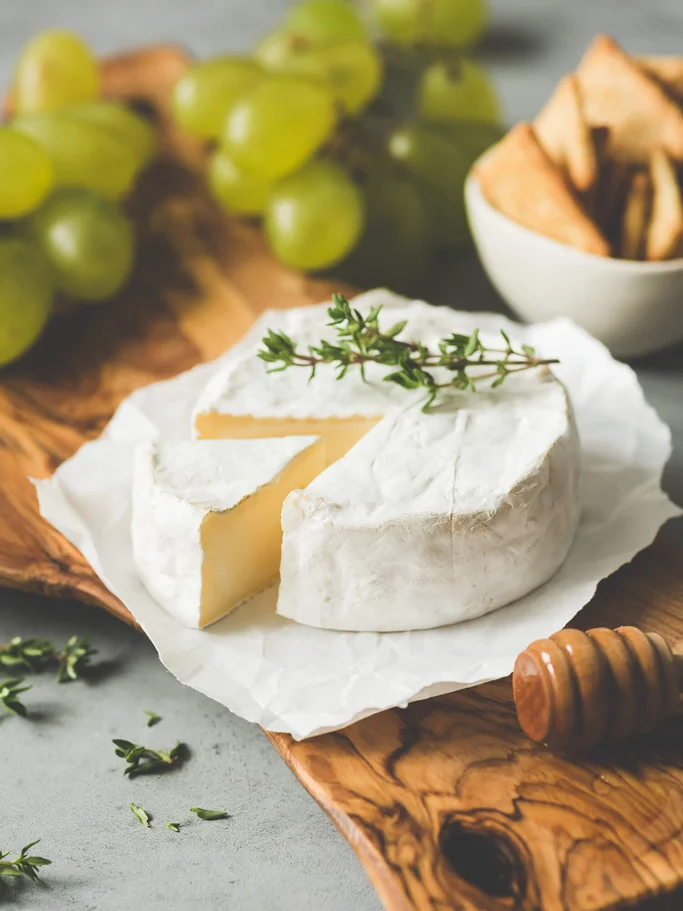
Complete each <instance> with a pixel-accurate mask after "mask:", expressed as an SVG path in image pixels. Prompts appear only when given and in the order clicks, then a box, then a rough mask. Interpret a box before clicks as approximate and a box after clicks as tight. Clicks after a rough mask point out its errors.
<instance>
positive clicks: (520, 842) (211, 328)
mask: <svg viewBox="0 0 683 911" xmlns="http://www.w3.org/2000/svg"><path fill="white" fill-rule="evenodd" d="M186 66H187V58H186V56H185V55H184V53H183V52H182V51H180V50H177V49H171V48H166V47H160V48H148V49H146V50H144V51H140V52H135V53H133V54H129V55H124V56H120V57H117V58H116V59H113V60H110V61H108V62H106V63H105V65H104V68H103V69H104V81H105V85H106V87H107V91H108V93H109V94H110V95H111V96H112V97H118V98H126V99H131V100H134V101H137V102H140V103H141V104H142V105H143V106H145V107H146V108H147V109H149V110H150V112H151V113H152V114H153V115H154V116H155V117H156V119H157V122H158V125H159V129H160V133H161V136H162V144H163V149H164V158H163V160H161V161H160V162H159V163H158V164H157V165H156V166H155V167H154V168H153V169H152V170H151V171H150V172H149V173H148V174H147V175H145V176H144V178H143V179H142V181H141V183H140V186H139V187H138V189H137V191H136V193H135V195H134V198H133V199H132V200H131V204H130V211H131V215H132V216H133V218H134V219H135V222H136V225H137V229H138V235H139V256H138V265H137V268H136V271H135V275H134V277H133V280H132V282H131V285H130V287H129V288H128V289H126V291H125V293H124V294H122V296H121V297H120V299H119V300H117V301H114V302H112V303H111V304H108V305H107V306H104V307H94V308H92V309H90V310H82V311H80V312H78V313H75V314H71V315H69V316H62V317H59V318H57V319H55V320H54V321H53V323H52V324H51V325H50V327H49V329H48V331H47V333H46V335H45V337H44V338H43V339H42V340H41V342H40V344H39V345H38V346H37V347H36V348H35V349H34V350H33V351H32V352H31V353H30V354H29V355H28V356H27V357H26V358H25V359H24V360H22V361H21V362H20V363H18V364H17V365H15V366H14V367H12V368H11V369H9V370H6V371H4V372H3V373H2V374H1V375H0V477H1V478H2V483H1V484H0V582H1V583H3V584H5V585H11V586H15V587H17V588H23V589H28V590H33V591H39V592H44V593H47V594H51V595H63V596H67V597H75V598H78V599H80V600H84V601H88V602H91V603H93V604H97V605H100V606H101V607H104V608H106V609H107V610H109V611H111V612H112V613H113V614H115V615H117V616H118V617H120V618H121V619H124V620H126V621H128V622H132V617H131V616H130V614H129V613H128V612H127V611H126V609H125V608H124V607H123V605H122V604H121V603H120V602H119V601H118V600H117V599H116V598H114V597H113V596H112V595H111V594H109V592H107V591H106V589H105V588H104V587H103V586H102V584H101V583H100V582H99V581H98V580H97V578H96V577H95V576H94V574H93V572H92V570H91V569H90V568H89V566H88V565H87V564H86V562H85V561H84V560H83V558H82V557H81V556H80V555H79V554H78V552H77V551H76V550H75V549H74V548H73V547H72V546H71V545H69V544H68V543H67V542H66V541H65V540H64V539H63V538H62V537H61V535H59V534H58V533H57V532H56V531H55V530H54V529H52V528H51V527H50V526H49V525H48V524H47V523H45V522H43V521H42V519H41V518H40V517H39V515H38V512H37V503H36V499H35V494H34V492H33V488H32V487H31V485H30V484H29V482H28V481H27V480H26V476H27V475H29V476H33V477H45V476H47V475H49V474H50V472H51V471H53V470H54V469H55V467H56V466H57V465H59V463H60V462H61V461H62V460H63V459H65V458H68V457H69V456H70V455H71V454H72V453H73V452H74V451H75V450H76V449H77V448H78V446H80V445H81V444H82V443H83V442H84V441H86V440H89V439H92V438H93V437H95V436H97V435H98V434H99V432H100V431H101V430H102V428H103V426H104V425H105V423H106V422H107V421H108V419H109V418H110V416H111V414H112V412H113V410H114V409H115V407H116V406H117V404H118V403H119V402H120V400H121V399H122V398H123V397H124V396H126V395H127V394H128V393H129V392H131V391H132V390H133V389H135V388H136V387H138V386H140V385H142V384H144V383H149V382H152V381H154V380H159V379H163V378H166V377H169V376H172V375H174V374H176V373H178V372H180V371H181V370H185V369H187V368H189V367H191V366H193V365H194V364H196V363H198V362H200V361H203V360H207V359H209V358H212V357H214V356H216V355H217V354H219V353H220V352H221V351H223V350H224V349H225V348H226V347H227V346H228V345H229V344H231V343H232V342H234V341H235V340H236V339H237V338H239V337H240V335H241V334H242V333H243V332H244V331H245V329H246V328H247V327H248V326H249V325H250V323H251V322H252V321H253V320H254V318H255V317H256V316H257V315H258V314H259V313H260V312H261V311H262V310H263V309H264V307H266V306H281V307H288V306H294V305H302V304H306V303H314V302H317V301H320V300H322V299H324V298H326V297H328V296H329V293H330V290H331V288H330V286H329V285H328V284H325V283H324V282H318V281H312V280H309V279H307V278H305V277H303V276H301V275H299V274H297V273H295V272H292V271H290V270H288V269H286V268H284V267H282V266H281V265H279V264H277V263H276V262H275V261H274V260H273V258H272V256H271V255H270V253H269V252H268V250H267V248H266V246H265V244H264V242H263V240H262V238H261V237H260V235H259V233H258V231H257V230H256V228H255V227H253V226H252V225H250V224H248V223H246V222H239V221H229V220H228V219H226V218H225V216H224V215H223V214H222V213H221V212H220V211H219V210H218V209H217V208H216V206H215V205H214V204H213V203H212V201H211V200H210V198H209V197H208V195H207V193H206V190H205V187H204V185H203V183H202V180H201V178H200V177H199V170H200V168H199V165H201V150H200V149H199V148H198V147H197V146H195V145H194V144H193V143H192V142H188V141H187V140H184V139H182V138H181V137H179V136H178V135H177V134H176V133H175V132H174V131H173V129H172V128H171V127H170V125H169V121H168V117H167V110H166V104H167V99H168V91H169V87H170V86H171V85H172V84H173V82H174V81H175V80H176V79H177V77H178V75H179V74H180V73H182V72H183V71H184V69H185V67H186ZM679 565H680V553H679V552H677V551H676V550H674V549H671V548H670V547H667V546H666V545H665V544H664V543H662V542H660V543H659V544H657V545H655V546H653V547H652V548H650V550H649V551H648V552H647V553H645V554H642V555H641V556H640V557H639V558H638V559H637V560H636V561H635V562H634V563H633V564H632V565H630V566H628V567H626V568H625V569H623V570H622V571H620V572H619V573H618V574H617V575H616V576H615V577H613V578H612V579H610V580H608V581H607V582H606V583H604V584H603V585H601V587H600V590H599V593H598V597H597V598H596V599H595V602H594V603H593V604H591V605H590V606H589V607H588V608H586V610H585V611H584V612H583V614H582V615H581V616H580V617H579V619H578V625H579V626H581V627H583V628H588V627H591V626H600V625H605V626H618V625H622V624H627V623H632V624H635V625H638V626H641V627H642V628H645V629H648V630H653V631H655V632H659V633H661V634H662V635H664V636H666V637H667V638H669V639H671V638H677V637H683V576H682V575H681V573H680V569H679ZM682 734H683V724H682V723H681V722H680V721H678V720H675V721H672V722H669V724H668V725H667V726H666V727H665V728H664V729H663V730H662V732H661V733H659V734H658V735H657V736H656V737H655V738H651V739H648V741H647V742H645V741H642V742H640V743H638V744H636V745H635V746H633V747H630V748H629V749H628V750H627V751H624V749H623V748H622V749H620V750H619V751H613V752H611V753H609V752H603V753H600V754H595V755H593V756H592V757H591V758H590V761H579V760H577V759H569V758H566V757H563V756H560V755H556V756H554V755H551V754H549V753H548V752H546V751H545V750H544V749H543V748H541V747H538V746H536V745H534V744H531V743H530V742H529V741H528V740H527V739H526V738H525V737H524V736H523V734H522V732H521V731H520V729H519V727H518V725H517V723H516V719H515V713H514V707H513V703H512V695H511V689H510V685H509V681H500V682H497V683H493V684H488V685H486V686H483V687H478V688H477V689H474V690H469V691H467V692H464V693H462V694H455V695H452V696H447V697H442V698H438V699H432V700H429V701H425V702H422V703H417V704H414V705H411V706H409V707H408V708H407V709H405V710H403V711H398V710H396V711H389V712H384V713H382V714H381V715H377V716H373V717H372V718H369V719H367V720H365V721H362V722H360V723H358V724H355V725H352V726H351V727H349V728H348V729H346V730H345V731H343V732H340V733H335V734H328V735H325V736H323V737H319V738H315V739H314V740H311V741H307V742H304V743H295V742H293V741H292V740H291V739H290V738H288V737H286V736H282V735H269V736H270V739H271V740H272V742H273V743H274V745H275V746H276V747H277V749H278V750H279V751H280V753H281V754H282V756H283V757H284V758H285V760H286V761H287V762H288V763H289V765H290V766H291V768H292V769H293V771H294V772H295V774H296V775H297V776H298V777H299V778H300V779H301V781H302V782H303V784H304V785H305V787H307V788H308V790H309V791H310V792H311V794H312V795H313V797H314V798H315V799H316V800H317V801H318V802H319V803H320V805H321V806H322V807H323V808H324V809H325V810H326V812H327V813H328V814H329V815H330V817H331V818H332V819H333V821H334V822H335V824H336V825H337V826H338V828H339V829H340V831H341V832H342V833H343V834H344V835H345V836H346V838H347V839H348V840H349V842H350V843H351V844H352V846H353V847H354V849H355V850H356V851H357V853H358V855H359V857H360V859H361V861H362V863H363V864H364V866H365V869H366V870H367V872H368V874H369V876H370V877H371V879H372V881H373V883H374V884H375V887H376V888H377V891H378V893H379V895H380V896H381V898H382V901H383V902H384V904H385V906H386V907H387V908H388V909H390V911H422V909H439V911H446V909H453V911H475V909H476V911H512V909H515V911H608V909H616V908H620V907H626V906H629V907H631V906H632V905H633V903H634V902H636V901H638V902H640V901H641V900H644V901H645V902H646V903H645V904H639V905H638V907H639V909H640V911H645V909H647V911H651V909H652V911H654V908H657V909H658V911H664V909H666V911H674V909H676V911H680V909H681V908H683V894H676V895H674V894H671V895H669V896H668V897H665V898H664V899H663V900H658V901H657V902H656V904H652V903H651V901H650V900H649V897H652V896H655V895H656V894H658V893H661V892H663V891H665V892H670V891H671V890H673V889H675V888H676V887H678V886H679V885H680V884H683V838H682V837H681V830H682V827H683V768H682V766H681V750H680V748H681V743H682V740H681V735H682ZM323 875H324V872H323Z"/></svg>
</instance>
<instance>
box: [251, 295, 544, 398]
mask: <svg viewBox="0 0 683 911" xmlns="http://www.w3.org/2000/svg"><path fill="white" fill-rule="evenodd" d="M381 309H382V308H381V307H374V308H373V309H372V310H371V311H370V312H369V313H368V315H367V316H363V315H362V314H361V313H360V312H359V311H358V310H355V309H354V308H352V307H351V305H350V304H349V302H348V300H347V299H346V298H345V297H344V296H343V295H341V294H335V295H333V306H332V307H330V308H329V309H328V311H327V312H328V315H329V317H330V323H329V325H330V326H333V327H335V329H336V331H337V344H336V345H334V344H332V343H330V342H328V341H325V340H323V341H321V342H320V343H319V344H318V345H311V346H309V348H308V352H307V353H305V352H302V351H299V350H297V347H296V344H295V342H294V341H293V340H292V339H291V338H290V337H289V336H288V335H286V334H285V333H284V332H274V331H273V330H270V331H269V333H268V335H267V336H265V338H264V339H263V344H264V348H263V349H262V350H261V351H259V353H258V356H259V357H260V358H261V359H262V360H264V361H265V362H266V363H268V364H271V365H273V366H271V367H270V368H269V372H270V373H273V372H278V371H281V370H286V369H287V368H288V367H307V368H308V369H309V370H310V371H311V379H313V377H315V374H316V370H317V368H318V367H319V366H320V365H321V364H334V365H336V367H337V379H342V378H343V377H344V376H345V374H346V372H347V371H348V369H349V368H350V367H358V368H359V369H360V372H361V376H362V377H363V379H365V365H366V364H368V363H374V364H381V365H384V366H387V367H397V368H398V370H394V371H393V372H392V373H389V374H387V375H386V376H385V377H384V380H385V381H386V382H392V383H396V384H398V385H399V386H402V387H403V388H404V389H419V388H424V389H425V390H426V392H427V398H426V401H425V404H424V406H423V409H422V410H423V411H427V410H428V409H429V407H430V406H431V405H432V403H433V402H434V400H435V399H436V396H437V394H438V391H439V390H440V389H446V388H454V389H458V390H469V391H472V392H474V391H476V383H478V382H480V381H482V380H489V379H490V380H492V381H493V382H492V383H491V385H492V387H496V386H500V384H501V383H502V382H503V381H504V380H505V378H506V377H507V376H509V375H510V374H512V373H521V372H522V371H524V370H531V369H533V368H536V367H545V366H548V365H550V364H557V363H559V361H558V360H557V359H556V358H539V357H537V356H536V352H535V351H534V349H533V348H532V347H531V346H530V345H521V346H520V347H519V348H515V347H514V346H513V344H512V342H511V341H510V339H509V338H508V336H507V334H506V333H505V332H503V330H502V329H501V331H500V334H501V337H502V338H503V341H504V342H505V346H504V347H501V348H493V347H489V348H487V347H485V346H484V345H483V343H482V341H481V339H480V338H479V330H478V329H475V330H474V332H472V333H471V334H470V335H463V334H459V333H454V334H453V335H451V336H449V337H448V338H444V339H442V340H441V341H440V342H439V346H438V347H439V351H438V353H436V352H434V351H430V350H429V349H428V348H427V347H426V346H425V345H423V344H422V343H421V342H408V341H400V340H399V339H398V338H397V337H396V336H398V335H399V334H400V333H401V332H402V331H403V330H404V329H405V327H406V322H407V321H406V320H403V321H401V322H399V323H396V325H395V326H392V327H391V328H390V329H388V330H387V331H386V332H382V331H381V330H380V328H379V314H380V311H381ZM434 367H439V368H441V369H444V370H447V371H449V372H450V373H452V374H453V376H452V378H451V379H450V380H448V381H447V382H437V381H436V379H435V378H434V375H433V374H432V373H430V372H429V370H430V368H434ZM473 367H475V368H477V372H476V373H474V374H472V373H469V372H468V371H469V370H470V369H471V368H473ZM481 367H493V368H495V369H493V370H491V371H488V372H485V373H479V372H478V370H479V368H481Z"/></svg>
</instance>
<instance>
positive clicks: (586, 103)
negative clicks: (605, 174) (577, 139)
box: [576, 35, 683, 165]
mask: <svg viewBox="0 0 683 911" xmlns="http://www.w3.org/2000/svg"><path fill="white" fill-rule="evenodd" d="M576 75H577V78H578V80H579V85H580V88H581V98H582V100H583V110H584V113H585V116H586V118H587V119H588V122H589V124H590V125H591V126H607V127H609V129H610V145H611V151H612V154H613V155H615V156H616V157H617V158H618V159H619V160H621V161H626V162H628V163H633V164H640V165H647V163H648V161H649V157H650V151H651V149H652V148H653V146H658V147H661V148H662V149H664V151H665V152H666V153H667V154H668V155H669V157H670V158H673V159H674V160H675V161H683V110H682V109H681V108H680V107H679V106H678V105H677V104H676V102H675V101H674V100H673V99H672V98H670V97H669V96H668V95H667V93H666V92H665V90H664V89H663V88H662V86H661V85H660V84H659V83H658V82H657V81H656V80H655V79H653V78H652V77H651V76H649V75H648V74H647V73H646V72H645V70H644V69H642V68H641V67H640V66H639V65H638V64H637V63H636V62H635V61H634V60H632V59H631V58H630V57H629V56H628V55H627V54H626V53H624V51H623V50H622V49H621V48H620V47H619V45H618V44H617V43H616V42H615V41H614V40H613V39H612V38H610V37H608V36H607V35H599V36H598V37H597V38H596V39H595V40H594V41H593V43H592V44H591V46H590V47H589V48H588V51H587V52H586V54H585V56H584V58H583V60H582V61H581V63H580V65H579V68H578V70H577V71H576Z"/></svg>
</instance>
